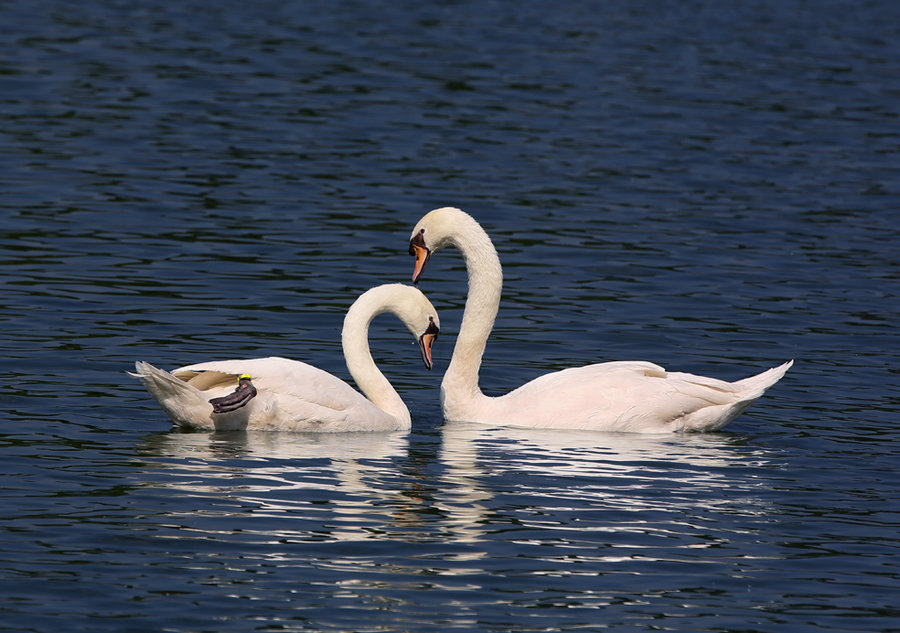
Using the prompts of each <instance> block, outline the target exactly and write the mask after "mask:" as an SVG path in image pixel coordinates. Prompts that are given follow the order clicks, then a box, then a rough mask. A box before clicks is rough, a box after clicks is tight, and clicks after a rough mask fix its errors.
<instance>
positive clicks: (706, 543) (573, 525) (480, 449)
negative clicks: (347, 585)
mask: <svg viewBox="0 0 900 633" xmlns="http://www.w3.org/2000/svg"><path fill="white" fill-rule="evenodd" d="M441 434H442V435H441V439H442V441H441V443H440V444H439V445H438V446H437V447H435V450H434V452H429V451H423V450H421V447H420V448H419V449H417V450H412V451H411V450H410V438H409V436H408V435H407V434H403V433H400V434H379V433H365V434H335V435H325V434H314V435H309V436H308V435H304V434H296V433H285V434H278V433H247V434H225V435H219V434H212V435H209V434H179V433H170V434H160V435H155V436H151V437H150V438H148V439H147V440H146V443H145V446H144V448H145V451H144V453H145V454H146V455H148V456H150V457H152V459H149V460H148V462H147V463H146V464H145V468H144V470H143V476H144V480H145V481H144V483H143V486H144V488H145V489H158V490H160V491H162V492H163V493H164V494H169V493H171V492H172V491H175V492H177V495H176V496H177V497H178V499H179V502H177V503H172V504H168V505H164V506H163V507H164V508H165V510H164V511H163V512H162V514H161V515H160V518H161V519H163V520H164V521H166V522H169V523H172V524H177V525H181V526H182V529H185V530H193V531H196V532H204V531H206V532H207V533H215V534H216V535H217V538H222V536H221V535H222V534H223V533H227V531H228V529H231V528H227V527H226V528H225V529H224V530H223V525H225V526H229V525H237V526H239V530H240V536H239V537H238V536H235V535H228V536H225V537H224V538H240V539H241V540H242V541H247V540H250V541H252V542H255V543H260V544H262V543H265V544H275V543H277V544H278V545H279V549H278V552H272V555H273V556H275V557H280V556H291V554H290V553H288V552H286V551H284V549H283V547H284V546H285V545H286V544H287V545H290V544H292V543H294V544H296V543H304V542H330V543H338V542H343V543H348V542H363V541H368V542H372V541H382V542H401V543H443V544H448V545H449V544H459V545H471V544H475V543H481V545H478V546H477V547H476V548H475V550H473V549H470V548H468V547H465V548H464V549H462V550H460V549H451V550H447V551H443V550H442V551H441V552H439V553H437V554H434V553H431V554H429V556H432V555H434V556H436V558H426V559H421V560H417V564H422V566H423V568H427V569H429V570H430V573H438V574H440V573H443V572H442V571H441V570H444V572H446V573H450V574H457V573H460V571H461V570H462V571H465V570H471V569H470V568H471V563H472V562H474V561H476V560H479V559H481V558H482V557H484V556H486V555H487V554H486V551H481V550H483V549H486V548H490V547H492V546H490V545H487V544H486V543H487V542H491V543H493V544H494V545H493V546H496V545H497V544H499V543H507V544H509V545H515V546H539V547H541V548H545V547H547V546H551V547H552V548H553V549H552V553H550V552H547V551H544V550H541V551H537V550H536V551H534V552H533V553H532V556H534V557H536V559H540V558H542V557H546V556H547V555H548V554H549V555H550V557H551V558H554V560H555V559H556V557H560V556H561V557H563V558H566V557H569V558H571V557H572V556H576V557H577V559H578V560H579V561H581V562H585V561H588V560H602V561H604V562H606V563H609V562H612V561H617V560H626V559H629V560H635V559H643V560H650V559H663V558H664V557H669V558H671V556H672V552H673V548H674V549H675V550H677V551H680V552H682V553H684V552H685V551H686V550H691V549H703V548H708V547H713V546H716V545H722V544H723V543H726V542H727V541H728V540H729V539H731V538H732V533H731V532H729V530H733V529H735V527H736V526H737V525H741V524H745V525H746V524H747V521H748V520H749V521H750V523H749V525H750V528H749V529H751V530H752V529H754V528H753V525H754V519H753V517H756V516H760V517H763V518H762V520H763V521H764V520H765V514H766V512H767V511H768V502H766V501H764V498H765V495H761V494H760V493H761V492H764V491H765V490H766V489H767V488H766V487H767V485H768V484H767V482H768V481H769V479H770V478H771V477H770V475H771V471H772V468H773V464H772V463H770V460H769V457H768V456H767V455H766V454H765V452H764V451H761V450H760V449H750V448H747V447H744V446H741V445H740V444H739V443H738V442H739V441H738V440H735V439H734V438H732V437H730V436H727V435H721V436H718V435H717V436H672V437H668V436H666V437H659V436H641V435H625V434H605V433H596V432H588V431H585V432H578V431H568V430H567V431H554V430H534V429H514V428H509V427H504V428H497V429H493V428H487V427H484V426H480V425H469V424H463V423H449V424H446V425H444V426H443V427H442V429H441ZM726 515H727V516H728V517H732V518H735V517H736V518H737V519H738V520H737V521H736V522H735V521H732V520H730V519H728V520H727V521H724V522H723V519H725V517H726ZM198 517H206V518H217V517H218V518H221V519H223V520H225V521H219V522H216V521H207V522H204V521H200V520H198ZM724 523H728V525H729V527H728V528H727V529H726V528H724ZM180 533H183V532H179V533H171V532H170V533H163V534H160V535H159V536H161V537H172V538H176V537H178V536H179V534H180ZM476 550H477V551H476ZM680 555H681V554H679V556H680ZM339 560H343V559H341V558H340V557H333V558H331V559H330V560H329V561H320V563H319V564H320V565H324V566H326V567H327V566H333V565H336V564H339V563H338V561H339ZM347 560H348V561H352V564H355V565H361V564H362V565H363V566H365V565H366V564H364V563H362V562H361V559H360V558H358V557H356V556H354V557H351V558H349V559H347ZM438 560H439V561H441V564H437V561H438ZM566 560H568V558H566ZM467 563H468V564H467ZM392 565H398V566H399V567H398V568H403V569H405V568H406V566H405V565H404V564H403V563H399V562H398V561H394V562H393V563H392Z"/></svg>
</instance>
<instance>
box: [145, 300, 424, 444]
mask: <svg viewBox="0 0 900 633" xmlns="http://www.w3.org/2000/svg"><path fill="white" fill-rule="evenodd" d="M384 312H392V313H394V314H396V315H397V316H398V317H399V318H400V320H401V321H402V322H403V323H404V325H406V327H407V328H408V329H409V331H410V332H412V333H413V336H415V337H416V339H417V340H418V342H419V345H420V348H421V351H422V358H423V361H424V362H425V366H426V367H427V368H428V369H431V345H432V343H433V341H434V339H435V338H436V336H437V330H438V327H439V326H440V322H439V320H438V316H437V312H436V311H435V309H434V307H433V306H432V305H431V302H429V301H428V299H427V298H426V297H425V295H423V294H422V293H421V292H420V291H419V290H417V289H416V288H413V287H411V286H405V285H403V284H388V285H383V286H378V287H375V288H372V289H371V290H368V291H366V292H365V293H363V294H362V295H360V297H359V298H358V299H357V300H356V301H355V302H354V303H353V305H352V306H350V309H349V310H348V311H347V316H346V317H345V319H344V328H343V332H342V335H341V340H342V344H343V348H344V358H345V360H346V362H347V368H348V369H349V371H350V374H351V375H352V376H353V379H354V380H355V381H356V384H357V385H358V386H359V388H360V389H361V390H362V392H363V393H364V394H365V396H363V395H362V394H360V393H359V392H357V391H356V390H354V389H353V388H352V387H350V385H348V384H347V383H345V382H344V381H343V380H341V379H339V378H337V377H335V376H333V375H331V374H329V373H328V372H326V371H323V370H321V369H318V368H316V367H313V366H312V365H308V364H306V363H303V362H300V361H296V360H288V359H286V358H253V359H248V360H223V361H212V362H207V363H199V364H196V365H188V366H186V367H181V368H179V369H176V370H174V371H172V372H171V373H169V372H166V371H163V370H161V369H157V368H156V367H153V366H152V365H150V364H149V363H145V362H141V361H138V362H137V363H135V369H136V373H135V374H133V375H134V376H136V377H138V378H140V379H141V381H142V382H143V383H144V386H146V387H147V389H148V391H150V393H151V394H152V395H153V397H154V398H156V400H157V401H158V402H159V404H160V405H161V406H162V408H163V409H164V410H165V412H166V413H167V414H168V415H169V417H170V418H172V420H173V421H174V422H175V423H176V424H177V425H179V426H181V427H185V428H192V429H205V430H219V431H226V430H266V431H319V432H339V431H395V430H405V429H409V428H410V423H411V419H410V415H409V410H408V409H407V407H406V405H405V404H404V403H403V400H402V399H401V398H400V395H399V394H398V393H397V391H396V390H395V389H394V388H393V387H392V386H391V384H390V383H389V382H388V380H387V378H385V377H384V374H382V373H381V371H379V370H378V368H377V367H376V366H375V361H374V360H373V359H372V355H371V353H370V351H369V341H368V331H369V324H370V323H371V321H372V319H373V318H374V317H375V316H377V315H379V314H382V313H384ZM245 374H249V377H250V380H252V384H253V386H254V387H255V389H256V395H255V396H253V397H252V398H251V399H249V400H248V401H247V402H246V404H244V405H243V406H240V407H239V408H237V409H235V410H233V411H229V412H227V413H214V411H213V405H212V404H210V400H211V399H215V398H220V397H223V396H227V395H229V394H231V393H232V392H234V391H235V387H236V386H237V385H238V378H239V377H240V376H242V375H245ZM367 397H368V398H367Z"/></svg>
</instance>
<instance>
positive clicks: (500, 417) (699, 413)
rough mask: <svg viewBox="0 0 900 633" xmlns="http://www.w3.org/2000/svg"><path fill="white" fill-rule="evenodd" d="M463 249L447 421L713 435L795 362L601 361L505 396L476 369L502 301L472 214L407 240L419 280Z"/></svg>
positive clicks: (445, 395)
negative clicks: (737, 372)
mask: <svg viewBox="0 0 900 633" xmlns="http://www.w3.org/2000/svg"><path fill="white" fill-rule="evenodd" d="M451 245H452V246H456V247H457V248H458V249H459V250H460V251H462V254H463V258H464V259H465V262H466V268H467V269H468V274H469V295H468V297H467V299H466V306H465V310H464V311H463V318H462V324H461V325H460V328H459V336H458V337H457V340H456V346H455V348H454V349H453V357H452V359H451V361H450V366H449V367H448V368H447V372H446V374H445V375H444V379H443V382H442V383H441V404H442V407H443V411H444V417H445V418H446V419H447V420H454V421H467V422H481V423H486V424H498V425H511V426H521V427H532V428H560V429H562V428H566V429H593V430H601V431H633V432H641V433H665V432H672V431H715V430H717V429H721V428H722V427H723V426H725V425H726V424H728V423H729V422H730V421H731V420H733V419H734V418H736V417H737V416H738V415H739V414H740V413H741V412H742V411H743V410H744V409H746V408H747V407H748V406H749V405H750V403H751V402H753V401H754V400H755V399H756V398H758V397H759V396H761V395H762V394H763V392H765V390H766V389H768V388H769V387H771V386H772V385H773V384H775V383H776V382H777V381H778V380H779V379H780V378H781V377H782V376H783V375H784V373H785V372H786V371H787V370H788V369H789V368H790V366H791V365H792V364H793V361H790V362H788V363H785V364H783V365H781V366H780V367H776V368H774V369H770V370H768V371H765V372H763V373H761V374H759V375H757V376H752V377H750V378H745V379H744V380H739V381H737V382H733V383H729V382H725V381H722V380H716V379H714V378H705V377H703V376H694V375H691V374H684V373H674V372H666V371H665V370H664V369H663V368H662V367H660V366H658V365H655V364H653V363H649V362H645V361H623V362H610V363H600V364H596V365H588V366H585V367H577V368H572V369H565V370H563V371H558V372H554V373H551V374H545V375H543V376H540V377H538V378H535V379H534V380H532V381H531V382H528V383H526V384H525V385H522V386H521V387H519V388H518V389H516V390H514V391H512V392H510V393H508V394H506V395H503V396H499V397H490V396H486V395H484V394H483V393H482V392H481V388H480V387H479V386H478V370H479V367H480V366H481V358H482V355H483V354H484V347H485V344H486V342H487V338H488V335H489V334H490V333H491V329H492V328H493V326H494V319H495V318H496V316H497V309H498V307H499V305H500V290H501V286H502V284H503V272H502V270H501V268H500V260H499V259H498V257H497V251H496V250H495V249H494V245H493V244H492V243H491V240H490V238H489V237H488V235H487V233H485V231H484V229H482V228H481V226H480V225H479V224H478V222H476V221H475V220H474V219H473V218H472V217H471V216H470V215H468V214H467V213H464V212H463V211H460V210H459V209H455V208H452V207H444V208H441V209H435V210H434V211H431V212H430V213H428V214H426V215H425V216H424V217H423V218H422V219H421V220H419V222H418V224H416V227H415V229H413V232H412V236H411V238H410V247H409V252H410V254H411V255H415V257H416V265H415V270H414V272H413V282H414V283H418V281H419V279H420V277H421V276H422V271H423V270H424V269H425V265H426V264H427V263H428V259H429V258H430V256H431V255H432V254H433V253H434V252H435V251H438V250H440V249H442V248H444V247H446V246H451Z"/></svg>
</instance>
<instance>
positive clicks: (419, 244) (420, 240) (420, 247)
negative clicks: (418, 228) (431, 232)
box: [409, 232, 431, 284]
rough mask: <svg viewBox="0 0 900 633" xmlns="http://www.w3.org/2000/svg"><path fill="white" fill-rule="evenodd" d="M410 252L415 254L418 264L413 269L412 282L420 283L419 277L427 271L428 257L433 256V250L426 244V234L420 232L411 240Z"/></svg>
mask: <svg viewBox="0 0 900 633" xmlns="http://www.w3.org/2000/svg"><path fill="white" fill-rule="evenodd" d="M409 254H410V255H414V256H415V258H416V266H415V268H414V269H413V275H412V282H413V283H414V284H418V283H419V278H420V277H421V276H422V273H423V272H425V265H426V264H427V263H428V259H429V258H430V257H431V250H429V248H428V247H427V246H425V236H424V235H423V232H419V233H418V234H417V235H416V236H415V237H414V238H412V239H411V240H410V241H409Z"/></svg>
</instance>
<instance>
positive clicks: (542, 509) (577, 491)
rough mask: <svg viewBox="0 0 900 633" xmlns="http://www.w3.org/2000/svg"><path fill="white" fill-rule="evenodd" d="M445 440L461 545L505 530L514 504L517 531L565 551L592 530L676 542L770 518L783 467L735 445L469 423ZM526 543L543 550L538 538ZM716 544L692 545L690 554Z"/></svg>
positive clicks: (450, 510)
mask: <svg viewBox="0 0 900 633" xmlns="http://www.w3.org/2000/svg"><path fill="white" fill-rule="evenodd" d="M442 432H443V443H442V446H441V453H440V459H441V461H442V462H443V464H444V466H445V468H444V471H443V483H444V485H443V486H441V490H442V491H443V494H442V495H441V496H440V499H439V501H438V504H439V507H440V508H441V509H442V510H443V511H444V512H445V513H446V515H447V519H446V525H447V529H448V530H449V531H450V532H452V533H453V535H454V538H456V539H458V540H460V541H470V542H474V541H479V540H482V539H484V538H486V537H487V536H488V535H489V534H490V533H491V532H492V531H493V530H495V529H496V526H493V525H491V524H492V521H493V519H492V517H496V515H497V513H498V502H499V503H504V502H506V503H507V504H511V506H508V507H512V511H511V512H510V514H511V517H510V519H511V520H513V519H514V522H515V524H516V525H520V526H522V527H523V528H535V529H537V530H541V532H540V534H541V536H540V537H539V539H538V540H540V539H546V538H548V537H549V535H551V534H552V538H553V539H555V540H556V544H557V545H564V543H563V542H562V541H566V540H567V539H571V540H572V542H573V543H575V542H577V541H578V540H579V539H580V535H583V534H584V533H585V532H586V531H590V532H591V533H592V534H594V535H596V534H597V533H602V532H607V533H610V534H615V535H617V537H616V538H615V539H614V540H621V538H622V535H623V533H627V532H632V533H634V534H639V535H641V536H643V537H646V536H648V535H651V536H654V537H658V538H667V539H668V540H671V538H670V537H672V536H677V537H678V538H683V536H684V535H685V534H686V533H690V532H691V531H697V530H699V529H700V528H701V526H702V524H704V523H706V522H708V521H709V520H710V515H714V514H717V513H724V514H735V513H737V514H746V515H749V516H754V515H763V514H765V513H766V512H767V507H768V504H767V502H764V501H763V500H762V499H761V498H760V497H759V493H760V492H761V491H763V490H764V489H765V488H766V487H767V483H766V481H767V477H766V476H764V475H763V473H766V472H768V471H769V470H771V468H772V467H773V465H772V464H771V463H770V461H769V459H768V457H767V456H766V455H765V454H764V453H763V452H762V451H759V450H752V451H750V450H742V449H741V448H740V447H739V446H736V445H735V442H734V441H733V440H732V439H731V438H730V437H729V436H720V435H716V436H709V435H704V436H699V435H677V436H671V437H669V436H641V435H633V434H614V433H596V432H589V431H584V432H579V431H574V432H573V431H564V432H561V431H554V430H534V429H514V428H510V427H501V428H487V427H484V426H480V425H473V424H467V423H448V424H446V425H445V426H444V427H443V429H442ZM526 531H527V530H526ZM529 539H530V540H529ZM526 540H528V541H529V542H533V541H534V534H529V536H528V539H526ZM715 541H716V538H709V539H708V540H703V539H696V540H690V539H687V542H686V543H685V545H684V547H694V548H702V547H708V546H711V545H712V544H714V543H715ZM634 546H635V545H634V543H630V544H629V547H634Z"/></svg>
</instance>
